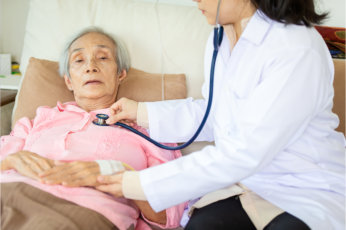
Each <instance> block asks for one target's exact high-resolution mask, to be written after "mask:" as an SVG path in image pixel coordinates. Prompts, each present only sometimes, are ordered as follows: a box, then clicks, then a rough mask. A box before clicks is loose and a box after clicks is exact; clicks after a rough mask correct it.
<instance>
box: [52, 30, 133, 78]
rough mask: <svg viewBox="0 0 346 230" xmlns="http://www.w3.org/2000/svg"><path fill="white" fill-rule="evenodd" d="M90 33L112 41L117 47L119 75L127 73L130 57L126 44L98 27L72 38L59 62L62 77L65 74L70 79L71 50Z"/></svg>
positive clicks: (83, 31) (116, 58)
mask: <svg viewBox="0 0 346 230" xmlns="http://www.w3.org/2000/svg"><path fill="white" fill-rule="evenodd" d="M88 33H98V34H102V35H104V36H106V37H107V38H108V39H109V40H111V41H112V42H113V44H114V46H115V52H114V53H115V60H116V63H117V67H118V74H120V73H121V72H122V71H123V70H126V72H128V71H129V69H130V55H129V53H128V51H127V49H126V46H125V45H124V43H123V42H122V41H121V40H120V39H118V38H115V36H112V35H110V34H108V33H106V32H104V31H103V30H102V29H101V28H98V27H95V26H93V27H88V28H86V29H83V30H82V31H80V32H79V33H77V34H75V35H74V36H72V37H71V38H70V40H69V41H68V42H67V43H66V45H65V49H64V51H63V53H62V55H61V57H60V60H59V73H60V76H64V75H65V74H66V75H67V76H68V77H69V78H70V77H71V75H70V65H69V60H70V53H69V49H70V47H71V45H72V44H73V42H75V41H76V40H77V39H78V38H80V37H83V36H84V35H86V34H88Z"/></svg>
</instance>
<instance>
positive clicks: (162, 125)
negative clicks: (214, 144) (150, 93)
mask: <svg viewBox="0 0 346 230" xmlns="http://www.w3.org/2000/svg"><path fill="white" fill-rule="evenodd" d="M205 110H206V101H205V100H202V99H199V100H193V99H192V98H187V99H181V100H168V101H162V102H161V101H158V102H145V103H143V102H136V101H132V100H130V99H127V98H121V99H120V100H118V101H117V102H116V103H114V104H113V105H112V106H111V108H110V111H111V112H110V114H111V116H110V117H109V119H108V120H107V121H106V122H107V123H108V124H113V123H115V122H117V121H121V122H124V123H127V124H130V125H131V124H132V123H133V122H137V124H138V125H140V126H142V127H144V128H149V133H150V137H151V138H153V139H154V140H156V141H159V142H166V143H176V142H186V141H188V140H189V139H190V138H191V137H192V136H193V134H194V133H195V132H196V130H197V129H198V127H199V125H200V123H201V121H202V118H203V116H204V114H205ZM213 140H214V137H213V126H212V122H211V119H208V120H207V122H206V124H205V126H204V127H203V129H202V131H201V133H200V134H199V136H198V137H197V139H196V141H213Z"/></svg>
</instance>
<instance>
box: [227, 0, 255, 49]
mask: <svg viewBox="0 0 346 230" xmlns="http://www.w3.org/2000/svg"><path fill="white" fill-rule="evenodd" d="M256 10H257V8H256V7H255V6H254V5H253V4H252V3H251V1H246V3H244V5H243V6H242V7H241V8H240V9H239V10H238V11H237V12H236V14H237V15H234V16H236V19H235V20H234V21H233V22H232V23H228V24H225V25H223V26H224V29H225V33H226V34H227V36H228V38H230V39H232V40H233V42H234V43H237V41H238V40H239V38H240V36H241V35H242V33H243V31H244V29H245V27H246V25H247V23H248V22H249V20H250V18H251V17H252V16H253V15H254V14H255V12H256ZM233 45H235V44H233Z"/></svg>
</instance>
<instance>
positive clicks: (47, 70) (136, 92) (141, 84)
mask: <svg viewBox="0 0 346 230" xmlns="http://www.w3.org/2000/svg"><path fill="white" fill-rule="evenodd" d="M161 80H162V78H161V74H151V73H146V72H144V71H140V70H137V69H134V68H131V69H130V70H129V72H128V76H127V78H126V79H125V80H124V81H123V82H122V83H121V85H120V87H119V92H118V98H121V97H127V98H130V99H133V100H136V101H160V100H162V90H161V85H162V81H161ZM164 86H165V88H164V92H165V97H164V99H165V100H170V99H182V98H186V95H187V92H186V80H185V75H184V74H165V75H164ZM73 100H74V97H73V94H72V92H70V91H69V90H68V89H67V87H66V85H65V82H64V79H63V78H62V77H60V75H59V72H58V63H57V62H53V61H48V60H43V59H37V58H33V57H31V58H30V60H29V64H28V67H27V70H26V73H25V77H24V79H23V82H22V85H21V87H20V90H19V92H18V94H17V98H16V106H15V108H14V110H13V117H12V119H13V120H12V127H13V125H14V124H15V122H16V121H17V120H18V119H20V118H22V117H29V118H30V119H33V118H34V117H35V114H36V109H37V107H39V106H42V105H46V106H51V107H54V106H56V103H57V101H61V102H67V101H73Z"/></svg>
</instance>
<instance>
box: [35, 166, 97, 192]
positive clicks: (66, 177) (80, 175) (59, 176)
mask: <svg viewBox="0 0 346 230" xmlns="http://www.w3.org/2000/svg"><path fill="white" fill-rule="evenodd" d="M99 175H100V168H99V165H98V164H97V163H96V162H94V161H90V162H89V161H74V162H70V163H62V162H57V163H56V165H55V166H54V167H52V168H51V169H49V170H47V171H45V172H43V173H41V174H40V179H41V182H43V183H45V184H50V185H53V184H60V185H64V186H67V187H81V186H92V187H95V186H97V185H99V183H98V182H97V177H98V176H99Z"/></svg>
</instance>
